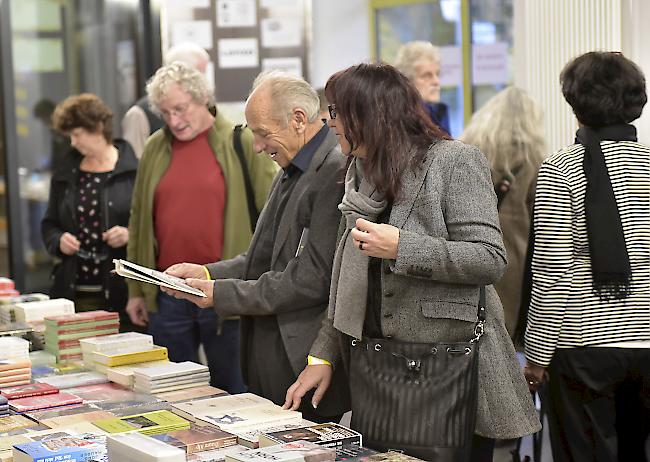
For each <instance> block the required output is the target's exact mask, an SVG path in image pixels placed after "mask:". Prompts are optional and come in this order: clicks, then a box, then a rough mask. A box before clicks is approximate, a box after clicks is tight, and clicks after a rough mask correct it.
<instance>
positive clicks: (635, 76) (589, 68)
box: [560, 51, 648, 127]
mask: <svg viewBox="0 0 650 462" xmlns="http://www.w3.org/2000/svg"><path fill="white" fill-rule="evenodd" d="M560 85H561V86H562V94H563V95H564V99H566V101H567V102H568V103H569V105H570V106H571V108H572V109H573V113H574V114H575V115H576V117H577V118H578V121H579V122H580V123H582V124H583V125H586V126H588V127H603V126H606V125H613V124H620V123H630V122H632V121H633V120H636V119H638V118H639V117H640V116H641V112H642V111H643V106H645V103H646V102H647V101H648V95H647V94H646V85H645V77H644V76H643V72H642V71H641V69H639V67H638V66H637V65H636V64H634V63H633V62H632V61H630V60H629V59H627V58H626V57H625V56H623V55H622V54H621V53H617V52H609V51H591V52H589V53H585V54H583V55H581V56H578V57H577V58H575V59H573V60H572V61H570V62H569V63H568V64H567V65H566V66H564V69H562V72H561V73H560Z"/></svg>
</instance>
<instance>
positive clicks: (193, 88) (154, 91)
mask: <svg viewBox="0 0 650 462" xmlns="http://www.w3.org/2000/svg"><path fill="white" fill-rule="evenodd" d="M173 85H178V86H179V87H181V89H182V90H183V91H185V92H187V93H189V94H190V95H191V96H192V99H193V100H194V101H196V102H197V103H200V104H207V105H208V106H213V105H214V104H215V100H214V93H213V91H212V89H211V88H210V85H209V83H208V80H207V79H206V78H205V76H204V75H203V74H202V73H201V72H199V71H197V70H196V69H193V68H192V67H190V66H189V65H187V64H185V63H182V62H180V61H175V62H173V63H171V64H168V65H166V66H163V67H161V68H160V69H158V70H157V71H156V73H155V74H154V76H153V77H152V78H151V79H149V81H148V82H147V87H146V90H147V96H148V97H149V104H150V106H151V109H152V110H153V111H154V112H156V113H158V114H160V104H161V102H162V100H163V99H164V98H165V96H166V94H167V92H168V91H169V89H170V88H171V87H172V86H173Z"/></svg>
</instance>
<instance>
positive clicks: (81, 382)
mask: <svg viewBox="0 0 650 462" xmlns="http://www.w3.org/2000/svg"><path fill="white" fill-rule="evenodd" d="M36 381H37V382H39V383H47V384H49V385H52V386H53V387H56V388H58V389H59V390H63V389H64V388H73V387H83V386H85V385H97V384H100V383H108V381H109V380H108V379H107V378H106V376H105V375H103V374H100V373H99V372H96V371H86V372H73V373H71V374H63V375H49V376H46V377H39V378H38V379H36Z"/></svg>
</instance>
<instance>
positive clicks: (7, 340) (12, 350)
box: [0, 337, 29, 362]
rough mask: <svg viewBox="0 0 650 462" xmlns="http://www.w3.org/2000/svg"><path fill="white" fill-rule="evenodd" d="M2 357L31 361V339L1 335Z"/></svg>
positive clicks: (4, 358)
mask: <svg viewBox="0 0 650 462" xmlns="http://www.w3.org/2000/svg"><path fill="white" fill-rule="evenodd" d="M0 359H3V360H7V359H12V360H16V361H18V362H20V361H29V341H28V340H25V339H24V338H20V337H0Z"/></svg>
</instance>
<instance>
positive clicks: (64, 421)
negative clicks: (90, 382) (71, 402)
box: [39, 411, 115, 428]
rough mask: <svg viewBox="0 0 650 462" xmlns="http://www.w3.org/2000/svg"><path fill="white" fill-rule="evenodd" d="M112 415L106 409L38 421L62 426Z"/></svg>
mask: <svg viewBox="0 0 650 462" xmlns="http://www.w3.org/2000/svg"><path fill="white" fill-rule="evenodd" d="M113 417H115V416H114V415H113V414H112V413H110V412H108V411H89V412H81V413H78V414H72V415H61V416H58V417H52V418H50V419H41V420H39V423H40V424H41V425H45V426H47V427H49V428H62V427H68V426H70V425H74V424H78V423H82V422H89V423H92V422H94V421H96V420H102V419H111V418H113Z"/></svg>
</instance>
